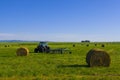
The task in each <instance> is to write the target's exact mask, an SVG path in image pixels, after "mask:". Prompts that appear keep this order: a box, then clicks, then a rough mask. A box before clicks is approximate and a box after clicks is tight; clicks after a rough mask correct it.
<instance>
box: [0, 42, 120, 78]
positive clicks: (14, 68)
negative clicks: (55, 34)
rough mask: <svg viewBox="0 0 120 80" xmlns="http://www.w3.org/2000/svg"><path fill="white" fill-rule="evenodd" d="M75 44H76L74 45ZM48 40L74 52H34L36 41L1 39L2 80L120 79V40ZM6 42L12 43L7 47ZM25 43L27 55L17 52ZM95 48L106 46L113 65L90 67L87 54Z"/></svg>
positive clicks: (0, 71)
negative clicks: (13, 41)
mask: <svg viewBox="0 0 120 80" xmlns="http://www.w3.org/2000/svg"><path fill="white" fill-rule="evenodd" d="M73 44H75V45H76V47H73V46H72V45H73ZM97 44H98V45H97V46H95V45H94V43H90V44H89V47H87V46H86V43H84V44H83V43H49V46H50V47H51V48H65V47H66V48H69V49H70V50H72V54H68V53H65V54H49V53H34V52H33V51H34V48H35V47H36V46H37V43H33V42H32V43H30V42H29V43H0V80H4V79H5V80H120V53H119V52H120V43H104V44H105V47H104V48H102V47H101V44H102V43H97ZM4 45H10V47H5V46H4ZM21 46H24V47H27V48H28V49H29V51H30V54H29V55H28V56H22V57H20V56H16V49H17V48H19V47H21ZM92 48H101V49H104V50H106V51H107V52H108V53H109V55H110V57H111V65H110V67H93V68H90V67H88V66H87V63H86V60H85V59H86V54H87V52H88V51H89V50H90V49H92Z"/></svg>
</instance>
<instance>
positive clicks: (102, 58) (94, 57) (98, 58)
mask: <svg viewBox="0 0 120 80" xmlns="http://www.w3.org/2000/svg"><path fill="white" fill-rule="evenodd" d="M110 61H111V60H110V56H109V54H108V53H107V52H106V51H104V50H101V49H91V50H90V51H89V52H88V53H87V56H86V62H87V63H88V66H90V67H94V66H104V67H108V66H109V65H110Z"/></svg>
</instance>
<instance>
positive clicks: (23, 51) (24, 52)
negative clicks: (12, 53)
mask: <svg viewBox="0 0 120 80" xmlns="http://www.w3.org/2000/svg"><path fill="white" fill-rule="evenodd" d="M16 54H17V56H27V55H28V54H29V50H28V49H27V48H25V47H21V48H18V49H17V51H16Z"/></svg>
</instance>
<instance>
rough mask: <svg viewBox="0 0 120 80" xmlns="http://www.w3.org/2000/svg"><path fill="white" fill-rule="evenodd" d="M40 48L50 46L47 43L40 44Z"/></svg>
mask: <svg viewBox="0 0 120 80" xmlns="http://www.w3.org/2000/svg"><path fill="white" fill-rule="evenodd" d="M38 46H43V47H45V46H48V44H47V42H40V43H39V45H38Z"/></svg>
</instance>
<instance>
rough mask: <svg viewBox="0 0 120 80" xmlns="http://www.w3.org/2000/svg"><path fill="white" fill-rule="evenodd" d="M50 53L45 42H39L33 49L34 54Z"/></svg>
mask: <svg viewBox="0 0 120 80" xmlns="http://www.w3.org/2000/svg"><path fill="white" fill-rule="evenodd" d="M49 51H50V47H49V46H48V44H47V42H39V44H38V46H37V47H36V48H35V49H34V52H35V53H37V52H42V53H43V52H46V53H48V52H49Z"/></svg>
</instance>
